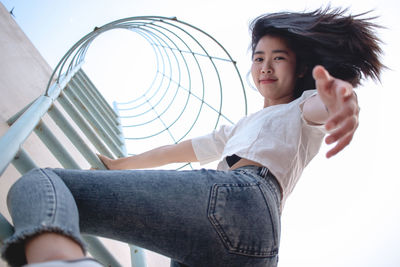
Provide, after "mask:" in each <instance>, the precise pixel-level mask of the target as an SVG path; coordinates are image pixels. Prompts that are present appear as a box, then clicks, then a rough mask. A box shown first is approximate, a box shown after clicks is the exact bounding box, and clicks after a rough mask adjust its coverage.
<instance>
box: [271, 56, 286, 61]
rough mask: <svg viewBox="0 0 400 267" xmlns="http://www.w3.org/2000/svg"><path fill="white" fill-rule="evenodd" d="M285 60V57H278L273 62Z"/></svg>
mask: <svg viewBox="0 0 400 267" xmlns="http://www.w3.org/2000/svg"><path fill="white" fill-rule="evenodd" d="M285 59H286V58H285V57H282V56H278V57H274V60H285Z"/></svg>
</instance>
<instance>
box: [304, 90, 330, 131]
mask: <svg viewBox="0 0 400 267" xmlns="http://www.w3.org/2000/svg"><path fill="white" fill-rule="evenodd" d="M303 115H304V118H305V119H306V120H307V121H308V122H309V123H312V124H321V125H322V124H325V122H326V121H327V120H328V118H329V112H328V109H327V107H326V106H325V104H324V103H323V102H322V100H321V98H320V97H319V95H318V94H316V95H314V96H312V97H310V98H308V99H307V100H306V101H305V102H304V104H303Z"/></svg>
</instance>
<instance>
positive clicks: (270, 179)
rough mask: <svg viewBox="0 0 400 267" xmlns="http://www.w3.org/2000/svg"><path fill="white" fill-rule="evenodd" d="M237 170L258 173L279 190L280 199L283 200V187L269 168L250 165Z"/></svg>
mask: <svg viewBox="0 0 400 267" xmlns="http://www.w3.org/2000/svg"><path fill="white" fill-rule="evenodd" d="M236 170H250V171H252V172H254V173H256V174H257V175H258V176H260V177H262V178H264V180H265V181H267V182H271V183H272V184H273V186H274V187H275V188H276V189H277V190H278V193H279V195H280V197H281V198H282V196H283V194H282V187H281V185H280V183H279V182H278V180H277V179H276V177H275V175H274V174H273V173H272V172H271V171H270V170H269V169H268V168H267V167H259V166H255V165H248V166H243V167H239V168H237V169H236Z"/></svg>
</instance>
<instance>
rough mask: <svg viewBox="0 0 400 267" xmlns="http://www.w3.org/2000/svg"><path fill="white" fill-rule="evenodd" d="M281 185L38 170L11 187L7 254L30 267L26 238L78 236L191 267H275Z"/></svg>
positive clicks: (261, 179) (263, 178)
mask: <svg viewBox="0 0 400 267" xmlns="http://www.w3.org/2000/svg"><path fill="white" fill-rule="evenodd" d="M280 199H281V192H280V189H279V185H278V184H277V181H276V180H275V178H274V177H273V175H272V174H271V173H269V172H268V170H267V169H266V168H259V167H255V166H246V167H242V168H239V169H236V170H234V171H215V170H205V169H202V170H193V171H172V170H121V171H119V170H118V171H82V170H65V169H34V170H32V171H30V172H28V173H27V174H25V175H24V176H23V177H21V178H20V179H19V180H18V181H17V182H16V183H15V184H14V185H13V186H12V188H11V189H10V192H9V194H8V199H7V204H8V207H9V210H10V214H11V216H12V219H13V222H14V226H15V233H14V235H13V236H12V237H10V238H9V239H8V240H6V242H5V244H4V246H3V251H2V256H3V258H5V259H6V261H8V262H9V264H10V265H12V266H19V265H21V264H24V263H25V261H26V260H25V256H24V252H23V246H24V241H25V240H26V238H28V237H31V236H33V235H36V234H38V233H41V232H57V233H61V234H64V235H66V236H69V237H71V238H72V239H74V240H75V241H76V242H78V243H79V244H80V245H81V246H82V248H85V245H84V242H83V241H82V238H81V235H80V233H84V234H91V235H97V236H102V237H107V238H112V239H116V240H119V241H123V242H127V243H132V244H135V245H138V246H140V247H143V248H146V249H149V250H152V251H155V252H158V253H160V254H162V255H165V256H167V257H170V258H171V259H173V266H176V264H177V263H176V262H179V263H182V264H184V265H187V266H190V267H196V266H201V267H204V266H208V267H213V266H215V267H223V266H229V267H234V266H240V267H244V266H252V267H256V266H263V267H266V266H276V265H277V261H278V248H279V239H280V212H279V206H280Z"/></svg>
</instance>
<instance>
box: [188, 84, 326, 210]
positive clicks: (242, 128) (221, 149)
mask: <svg viewBox="0 0 400 267" xmlns="http://www.w3.org/2000/svg"><path fill="white" fill-rule="evenodd" d="M315 93H316V90H308V91H305V92H304V93H303V94H302V96H301V97H299V98H297V99H295V100H293V101H292V102H290V103H287V104H280V105H274V106H270V107H266V108H264V109H262V110H260V111H258V112H256V113H253V114H251V115H249V116H246V117H244V118H242V119H241V120H239V122H238V123H236V124H235V125H230V126H226V125H223V126H221V127H220V128H219V130H214V131H213V132H212V133H210V134H207V135H204V136H200V137H197V138H194V139H192V145H193V149H194V151H195V154H196V157H197V159H198V160H199V161H200V164H206V163H209V162H212V161H215V160H220V162H219V164H218V167H217V169H218V170H228V169H229V166H228V164H227V162H226V160H225V158H226V157H227V156H230V155H233V154H236V155H238V156H240V157H242V158H246V159H248V160H252V161H255V162H258V163H260V164H261V165H263V166H265V167H267V168H268V169H269V170H270V171H271V172H272V173H273V174H274V175H275V177H276V179H277V180H278V182H279V183H280V185H281V187H282V190H283V192H282V193H283V196H282V198H283V199H282V207H283V205H284V203H285V201H286V199H287V197H288V196H289V194H290V193H291V192H292V191H293V189H294V186H295V185H296V183H297V181H298V180H299V178H300V175H301V173H302V172H303V169H304V168H305V167H306V166H307V164H308V163H309V162H310V161H311V159H312V158H313V157H314V156H315V155H316V154H317V153H318V151H319V148H320V146H321V143H322V140H323V138H324V135H325V130H324V127H323V126H321V125H311V124H310V123H308V122H307V121H306V120H305V119H304V117H303V114H302V107H303V105H302V104H303V103H304V101H305V100H306V99H307V98H309V97H311V96H312V95H314V94H315Z"/></svg>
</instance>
